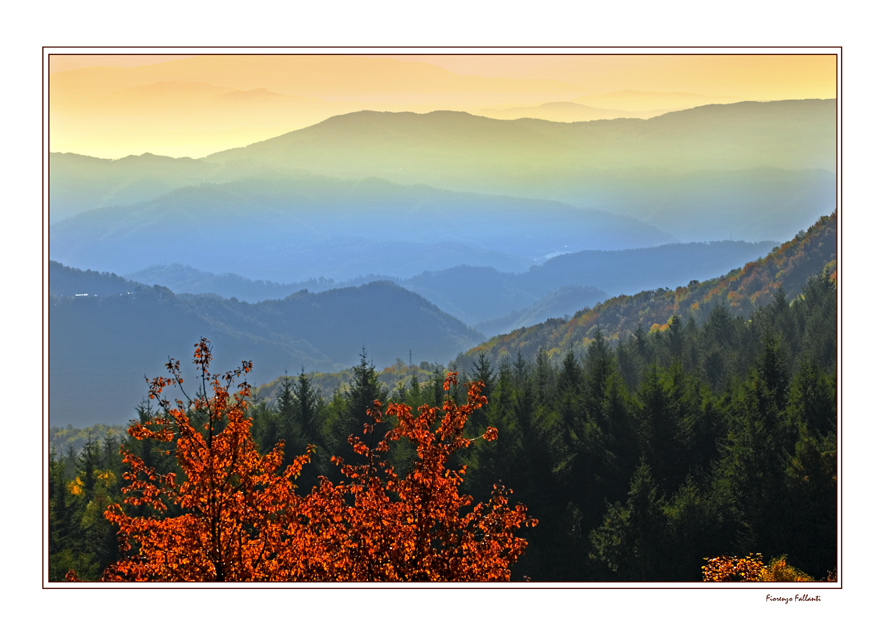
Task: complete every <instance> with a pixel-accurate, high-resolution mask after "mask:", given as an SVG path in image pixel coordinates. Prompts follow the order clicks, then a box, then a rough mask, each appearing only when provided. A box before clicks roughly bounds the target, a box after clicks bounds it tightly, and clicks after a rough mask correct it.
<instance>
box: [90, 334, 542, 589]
mask: <svg viewBox="0 0 886 636" xmlns="http://www.w3.org/2000/svg"><path fill="white" fill-rule="evenodd" d="M211 359H212V356H211V351H210V347H209V343H208V341H206V340H205V339H204V340H201V342H199V343H198V344H197V345H196V346H195V353H194V363H195V364H196V365H197V367H198V369H199V371H200V378H201V381H202V388H201V392H200V393H199V394H198V395H197V397H196V398H195V399H190V398H187V396H185V398H186V399H185V400H176V401H175V403H174V405H173V404H171V403H170V402H169V401H168V400H166V399H165V398H164V397H163V396H162V393H163V391H164V389H166V388H167V387H170V386H178V387H181V386H182V384H183V381H182V378H181V373H180V368H179V364H178V362H172V361H171V362H170V363H169V364H168V365H167V369H168V370H169V371H170V372H171V373H172V377H171V378H162V377H161V378H155V379H154V380H153V381H151V383H150V387H151V388H150V396H151V398H153V399H156V400H158V401H159V404H160V407H161V408H160V413H159V415H158V416H157V417H156V418H154V419H153V420H151V421H150V422H148V423H145V424H141V423H138V422H133V423H132V425H131V426H130V429H129V433H130V435H131V436H133V437H134V438H136V439H154V440H158V441H160V442H167V443H174V445H175V456H176V459H177V462H178V468H179V473H178V474H177V473H168V474H158V473H157V471H156V470H155V469H153V468H152V467H151V466H148V465H147V464H146V463H145V462H144V461H143V460H142V459H141V458H139V457H138V456H136V455H134V454H132V453H129V452H125V451H124V461H125V462H126V463H127V464H128V465H129V470H128V471H127V473H126V474H125V475H124V479H125V480H126V482H127V485H126V486H125V487H124V488H123V492H124V493H125V494H126V495H127V498H126V500H125V502H124V503H125V504H126V505H128V506H129V507H130V509H136V510H140V511H141V512H140V513H139V514H131V513H127V512H126V511H125V510H124V508H123V507H122V506H119V505H115V506H111V507H109V508H108V510H107V511H106V513H105V516H106V517H107V518H108V519H109V520H110V521H111V522H112V523H115V524H117V525H118V526H119V528H120V529H119V532H118V537H119V539H120V547H121V554H123V555H124V556H123V558H121V559H120V560H119V561H118V562H117V563H115V564H113V565H111V566H110V567H109V568H108V570H107V571H106V572H105V576H104V578H105V579H106V580H118V581H120V580H135V581H506V580H509V578H510V564H511V563H513V562H514V561H515V560H516V559H517V557H518V556H519V555H520V554H521V553H522V552H523V550H524V549H525V547H526V541H525V540H524V539H521V538H519V537H517V536H516V534H515V532H516V530H517V529H518V528H520V527H526V526H531V525H534V524H535V523H536V522H535V520H533V519H531V518H529V517H528V514H527V511H526V508H525V507H524V506H522V505H520V504H516V505H513V506H511V505H510V503H509V501H508V496H509V495H510V492H509V491H507V490H505V489H504V488H502V487H497V488H496V489H495V491H494V492H493V493H492V497H491V499H490V500H489V501H488V502H484V503H481V504H477V505H473V502H472V501H471V499H470V497H467V496H464V495H461V494H460V493H459V486H460V485H461V484H462V482H463V476H464V472H465V467H464V466H460V467H457V468H456V467H449V466H448V463H449V460H450V459H451V457H452V454H453V453H454V452H455V451H456V450H458V449H461V448H466V447H468V446H469V445H470V444H471V443H472V442H474V441H476V440H471V439H467V438H465V437H464V426H465V422H466V421H467V418H468V416H469V415H470V414H471V413H472V412H473V411H475V410H476V409H478V408H480V407H481V406H482V405H483V404H485V402H486V398H485V397H483V396H482V395H481V394H480V392H481V390H482V386H481V385H480V384H479V383H475V384H473V385H471V386H469V387H468V398H467V401H466V403H465V404H464V405H461V406H459V405H457V404H456V403H455V401H454V399H452V398H448V399H447V400H446V402H445V404H444V405H443V406H442V407H441V408H432V407H428V406H423V407H421V409H419V413H418V415H417V416H414V415H413V414H412V412H411V410H410V408H409V407H407V406H405V405H401V404H391V405H389V406H388V407H387V409H386V410H385V411H384V413H385V415H387V416H393V417H394V418H396V424H395V425H394V426H393V427H392V428H391V430H389V431H388V432H387V433H386V434H385V435H384V438H383V439H382V440H381V441H380V442H379V443H378V444H376V445H375V447H373V448H370V447H369V446H368V445H367V444H366V443H364V442H363V441H362V440H361V439H360V438H359V437H358V436H356V435H352V436H351V437H350V439H349V440H348V441H349V442H350V444H351V446H352V448H353V449H354V451H355V453H356V454H357V455H358V456H359V457H361V458H362V459H363V460H364V461H363V463H361V464H359V465H347V464H345V463H344V462H343V461H342V460H341V459H340V458H334V459H333V461H335V462H336V463H337V464H338V466H339V468H340V470H341V473H342V475H343V479H342V480H341V481H340V482H339V483H338V484H333V483H332V482H331V481H330V480H328V479H326V478H322V477H321V478H320V484H319V486H317V487H315V488H314V489H313V490H312V491H311V492H310V493H306V494H300V493H298V492H297V490H296V486H295V481H296V478H297V477H298V474H299V473H300V471H301V469H302V467H303V466H304V465H305V463H307V462H308V461H309V454H305V455H301V456H299V457H296V458H295V460H294V461H293V463H292V464H291V465H289V466H287V467H285V468H283V467H282V466H281V464H282V457H283V444H282V442H281V443H280V444H278V445H277V446H276V447H275V448H274V449H273V450H272V451H271V452H269V453H268V454H266V455H262V454H261V453H259V452H258V450H257V449H256V446H255V444H254V442H253V440H252V437H251V433H250V428H251V424H252V422H251V420H250V418H249V416H248V410H249V404H248V397H249V395H250V388H249V385H248V383H247V382H245V381H244V382H243V383H241V384H240V385H239V386H238V387H237V391H236V392H232V384H233V382H234V379H235V378H237V377H239V376H240V375H243V374H246V373H248V372H249V370H250V365H249V363H245V362H244V364H243V366H242V367H241V368H239V369H237V370H235V371H233V372H230V373H226V374H223V375H213V374H211V373H210V371H209V363H210V361H211ZM456 380H457V376H456V374H450V376H449V377H448V378H447V388H448V386H449V385H451V384H452V383H454V382H456ZM369 413H370V414H371V415H372V416H373V421H374V422H375V423H374V424H371V425H367V426H366V429H365V430H364V434H366V433H369V434H372V433H374V429H375V428H376V427H379V426H381V425H382V422H383V414H382V405H381V404H379V403H376V404H375V407H374V408H373V409H370V411H369ZM198 429H199V430H198ZM495 436H496V432H495V429H489V430H487V431H486V433H485V434H484V435H483V438H485V439H487V440H492V439H494V438H495ZM399 439H403V440H408V441H409V442H410V443H411V444H412V445H413V446H414V449H415V456H416V458H415V460H414V461H413V463H412V466H411V469H410V470H409V471H408V472H407V473H406V474H405V475H403V476H400V475H398V474H397V473H396V471H395V470H394V468H393V467H392V465H391V464H390V463H388V462H387V461H386V460H385V456H386V454H387V452H388V450H389V444H390V443H392V442H395V441H396V440H399ZM309 451H310V448H309Z"/></svg>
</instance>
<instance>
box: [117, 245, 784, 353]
mask: <svg viewBox="0 0 886 636" xmlns="http://www.w3.org/2000/svg"><path fill="white" fill-rule="evenodd" d="M775 245H777V244H776V243H772V242H762V243H746V242H740V241H732V242H730V241H722V242H713V243H707V244H705V243H684V244H668V245H661V246H657V247H649V248H642V249H633V250H621V251H617V250H616V251H613V250H605V251H602V250H601V251H582V252H575V253H572V254H564V255H560V256H555V257H553V258H551V259H549V260H547V261H545V262H544V263H542V264H540V265H535V266H532V267H531V268H529V269H528V270H527V271H525V272H520V273H508V272H500V271H497V270H495V269H494V268H492V267H471V266H466V265H461V266H457V267H449V268H446V269H443V270H438V271H429V272H422V273H421V274H418V275H416V276H412V277H408V278H399V277H386V276H365V277H360V278H357V279H353V280H338V281H335V280H332V279H329V278H316V279H312V280H302V281H297V282H292V283H287V284H280V283H273V282H270V281H250V280H246V279H244V278H242V277H240V276H235V275H233V274H227V275H223V276H215V275H212V274H207V273H205V272H200V271H198V270H196V269H194V268H191V267H187V266H182V265H176V266H168V267H154V268H150V269H147V270H143V271H142V272H134V273H132V274H129V275H128V277H129V278H132V279H135V280H139V281H141V282H143V283H146V284H152V285H153V284H159V285H163V286H166V287H169V288H170V289H172V290H173V291H175V292H178V293H206V292H212V293H217V294H219V295H221V296H224V297H226V298H228V297H231V296H235V297H237V298H239V299H240V300H245V301H247V302H257V301H261V300H265V299H269V298H283V297H285V296H288V295H289V294H291V293H294V292H296V291H300V290H301V289H306V290H309V291H314V292H317V291H325V290H328V289H333V288H339V287H351V286H355V285H361V284H365V283H367V282H371V281H372V280H391V281H392V282H395V283H396V284H398V285H400V286H401V287H403V288H405V289H409V290H410V291H414V292H416V293H418V294H420V295H421V296H422V297H424V298H427V299H429V300H430V301H431V302H433V303H434V304H435V305H436V306H437V307H439V308H440V309H442V310H443V311H445V312H447V313H449V314H451V315H452V316H455V317H456V318H458V319H459V320H462V321H463V322H465V323H466V324H468V325H471V326H473V327H475V328H477V329H478V330H480V331H481V332H483V333H485V334H487V335H493V334H495V333H504V332H506V331H510V330H511V329H513V328H516V327H517V326H527V325H529V324H532V323H533V322H543V321H544V320H546V319H547V318H550V317H562V316H563V315H564V314H569V315H570V316H571V315H572V314H574V313H575V312H576V311H578V310H580V309H583V308H585V307H589V306H593V305H595V304H596V303H597V302H600V301H602V300H605V299H606V298H608V297H610V296H618V295H622V294H631V293H635V292H638V291H642V290H643V289H649V288H656V287H664V286H677V285H679V284H681V283H685V282H686V281H688V280H691V279H706V278H710V277H712V276H716V275H718V274H719V273H720V272H723V271H728V270H730V269H733V268H735V267H740V266H742V265H743V264H745V263H747V262H748V261H750V260H753V259H755V258H759V257H760V256H763V255H765V254H766V253H767V252H769V250H770V249H772V247H774V246H775ZM576 289H581V290H583V291H582V292H581V293H576V291H575V290H576ZM554 295H555V296H557V300H554V298H552V296H554ZM539 312H541V313H539ZM521 316H522V317H521ZM517 323H519V324H517Z"/></svg>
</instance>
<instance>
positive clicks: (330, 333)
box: [49, 264, 482, 426]
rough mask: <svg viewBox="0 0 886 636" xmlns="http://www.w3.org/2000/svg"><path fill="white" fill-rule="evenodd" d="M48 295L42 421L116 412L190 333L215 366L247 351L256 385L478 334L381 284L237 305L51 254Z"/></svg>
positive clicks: (451, 347)
mask: <svg viewBox="0 0 886 636" xmlns="http://www.w3.org/2000/svg"><path fill="white" fill-rule="evenodd" d="M78 277H79V278H80V279H81V280H80V281H79V282H78V281H77V278H78ZM53 281H61V285H62V286H63V287H65V288H66V290H73V289H88V288H90V287H92V288H94V287H95V286H96V285H104V289H105V291H106V292H109V293H107V294H106V295H104V296H97V295H86V296H77V295H75V296H70V295H65V294H61V293H60V292H59V290H57V289H54V288H53V284H54V283H53ZM50 293H51V298H52V300H51V305H50V309H49V356H50V366H49V381H50V385H51V387H50V389H51V390H50V420H51V422H52V424H53V426H65V425H67V424H68V423H71V424H74V425H75V426H82V425H88V424H95V423H122V422H125V421H127V420H128V419H129V418H131V417H132V415H133V413H134V408H135V407H136V406H137V405H138V403H139V402H140V401H141V399H142V398H143V397H144V396H145V395H146V391H145V384H144V378H145V376H151V377H153V375H156V374H157V373H160V372H161V371H162V370H163V365H164V364H165V363H166V361H167V357H168V356H172V357H175V358H186V357H187V356H188V355H189V354H190V352H191V350H192V348H193V344H194V343H195V342H197V341H198V340H199V339H200V338H202V337H208V338H210V340H211V341H212V343H213V351H214V355H215V357H216V360H217V362H218V365H219V368H234V367H235V366H238V365H239V363H240V361H241V360H252V361H253V363H254V365H255V367H254V374H253V378H252V382H254V383H256V384H261V383H262V382H266V381H268V380H270V379H273V378H275V377H277V376H278V375H280V374H281V373H283V372H284V371H285V370H287V369H290V370H293V369H298V368H300V367H301V366H304V367H305V368H308V369H311V370H314V371H336V370H340V369H343V368H346V367H348V366H351V365H353V364H355V363H356V361H357V359H358V357H359V354H360V352H361V350H362V349H363V347H365V348H366V351H367V352H368V353H369V355H370V356H372V357H374V358H377V359H381V360H393V359H394V358H397V357H400V358H404V357H408V356H409V352H410V351H412V352H413V355H414V357H415V359H417V360H428V361H437V360H439V361H448V360H450V359H451V358H452V356H454V355H455V354H456V353H458V352H459V351H461V350H464V349H466V348H468V347H470V346H472V345H473V344H476V343H477V342H480V341H481V340H482V336H481V335H480V334H479V333H478V332H476V331H474V330H472V329H470V328H468V327H467V326H466V325H464V324H463V323H461V322H460V321H458V320H456V319H455V318H453V317H452V316H449V315H447V314H445V313H443V312H442V311H440V310H439V309H438V308H437V307H435V306H434V305H432V304H431V303H429V302H428V301H427V300H425V299H423V298H421V297H420V296H418V295H417V294H415V293H413V292H410V291H407V290H405V289H402V288H400V287H398V286H396V285H394V284H393V283H389V282H377V283H371V284H367V285H363V286H361V287H352V288H346V289H337V290H332V291H328V292H323V293H318V294H313V293H310V292H301V293H296V294H292V295H291V296H289V297H287V298H285V299H283V300H274V301H265V302H262V303H256V304H248V303H244V302H240V301H237V300H233V299H224V298H221V297H219V296H214V295H176V294H173V293H172V292H171V291H169V290H168V289H166V288H164V287H160V286H154V287H149V286H147V285H140V284H137V283H132V282H131V281H129V282H128V284H127V282H126V281H125V280H124V279H121V278H120V277H114V276H112V275H108V274H98V273H97V272H79V271H77V270H74V269H72V268H66V267H64V266H61V265H58V264H53V265H52V269H51V271H50ZM99 394H100V395H101V399H97V396H98V395H99Z"/></svg>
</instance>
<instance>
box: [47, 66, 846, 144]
mask: <svg viewBox="0 0 886 636" xmlns="http://www.w3.org/2000/svg"><path fill="white" fill-rule="evenodd" d="M836 60H837V58H836V56H835V55H822V54H779V55H773V54H766V55H764V54H673V53H663V54H654V55H649V54H587V55H563V54H546V55H535V54H509V55H500V54H487V55H463V54H448V55H376V54H373V55H366V54H361V55H321V54H308V55H305V54H301V55H269V54H263V53H262V54H245V55H244V54H240V55H223V54H211V55H205V54H204V55H196V56H187V55H165V54H164V55H141V54H132V55H104V54H98V55H82V54H73V53H67V52H64V53H55V52H50V55H49V70H50V73H51V74H50V79H49V88H50V90H49V95H50V102H49V103H50V135H49V139H50V149H51V150H52V151H56V152H75V153H80V154H87V155H93V156H98V157H108V158H117V157H122V156H126V155H129V154H142V153H144V152H151V153H154V154H164V155H170V156H190V157H201V156H205V155H207V154H210V153H212V152H217V151H220V150H224V149H227V148H230V147H236V146H242V145H246V144H249V143H253V142H255V141H261V140H263V139H267V138H270V137H273V136H277V135H280V134H284V133H286V132H289V131H291V130H296V129H299V128H303V127H306V126H310V125H313V124H316V123H318V122H320V121H322V120H324V119H327V118H328V117H331V116H334V115H339V114H344V113H348V112H353V111H356V110H365V109H370V110H408V111H413V112H429V111H432V110H439V109H450V110H464V111H467V112H471V113H473V114H479V115H484V116H492V117H502V118H515V117H518V116H519V117H527V116H529V117H542V118H550V119H555V120H559V121H576V120H581V119H599V118H612V117H626V116H627V117H644V118H645V117H650V116H655V115H658V114H661V113H662V112H665V111H668V110H675V109H681V108H691V107H694V106H697V105H701V104H703V103H716V102H732V101H742V100H763V101H767V100H776V99H805V98H832V97H835V95H836V78H837V69H836ZM624 91H630V92H624ZM686 94H689V95H686ZM542 105H546V106H545V107H544V110H541V109H540V107H541V106H542Z"/></svg>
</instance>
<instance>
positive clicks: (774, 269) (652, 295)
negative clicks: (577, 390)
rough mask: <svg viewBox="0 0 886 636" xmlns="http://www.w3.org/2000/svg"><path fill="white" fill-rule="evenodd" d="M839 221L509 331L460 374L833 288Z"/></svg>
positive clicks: (470, 355) (463, 363)
mask: <svg viewBox="0 0 886 636" xmlns="http://www.w3.org/2000/svg"><path fill="white" fill-rule="evenodd" d="M836 267H837V215H836V212H834V213H832V214H831V215H830V216H823V217H821V218H820V219H819V220H818V222H816V223H815V224H814V225H813V226H811V227H810V228H809V229H808V230H804V231H800V232H799V233H797V235H796V236H795V237H794V238H793V239H792V240H790V241H788V242H786V243H783V244H782V245H780V246H778V247H775V248H773V249H772V251H771V252H770V253H769V254H768V255H766V256H765V257H763V258H760V259H757V260H754V261H751V262H749V263H747V264H746V265H745V266H744V267H741V268H736V269H734V270H732V271H731V272H729V273H728V274H725V275H722V276H719V277H717V278H712V279H709V280H706V281H701V282H700V281H695V280H693V281H687V283H688V284H686V285H683V286H679V287H677V288H676V289H674V290H671V289H664V288H659V289H655V290H652V289H650V290H646V291H643V292H640V293H637V294H634V295H631V296H627V295H623V296H618V297H615V298H610V299H609V300H606V301H605V302H603V303H600V304H598V305H596V306H595V307H593V308H589V309H586V310H584V311H582V312H579V313H577V314H576V315H575V316H574V317H572V318H571V319H569V320H564V319H559V320H558V319H550V320H548V321H546V322H545V323H543V324H536V325H533V326H530V327H526V328H521V329H517V330H514V331H512V332H510V333H507V334H504V335H501V336H497V337H495V338H491V339H490V340H487V341H486V342H484V343H483V344H481V345H479V346H477V347H475V348H474V349H471V350H470V351H467V352H465V353H464V354H462V355H460V356H458V358H457V359H456V364H457V366H458V367H459V368H468V367H470V365H471V364H472V363H473V362H474V361H476V359H477V356H479V354H480V353H484V354H485V355H486V357H487V358H488V359H489V361H490V362H496V361H497V360H499V359H500V358H502V357H503V356H508V357H510V358H511V359H514V358H515V357H516V355H517V352H518V351H519V352H521V353H522V354H523V356H524V357H533V356H535V355H536V353H537V352H538V351H539V350H541V351H544V352H547V353H548V354H549V355H551V356H552V357H553V358H554V359H559V358H561V357H562V356H563V355H564V354H565V353H566V352H567V351H569V350H575V351H580V350H582V349H584V348H585V347H587V346H588V344H589V343H590V342H591V340H592V339H593V337H594V333H595V332H596V330H597V329H598V328H599V329H600V330H601V331H602V333H603V335H604V337H606V338H607V339H609V340H617V339H619V338H627V337H631V335H632V334H633V333H635V332H636V330H638V329H639V330H640V331H641V332H643V333H647V332H649V331H650V330H651V331H661V330H666V329H667V328H668V321H669V320H670V319H671V317H672V316H674V315H680V316H682V317H683V320H684V323H685V321H687V320H688V319H690V318H697V319H698V320H699V321H700V320H702V319H703V318H704V317H705V316H707V314H708V313H710V311H711V310H712V309H713V308H714V307H715V306H717V305H721V306H723V307H725V308H726V309H727V310H729V311H730V312H731V313H733V314H737V315H740V316H744V317H745V318H747V317H749V316H750V314H751V313H752V311H753V310H754V308H755V307H758V306H763V305H765V304H767V303H768V302H770V301H771V300H772V299H773V298H776V296H777V294H778V290H779V289H780V290H781V291H783V293H784V297H785V299H786V300H787V301H790V300H792V299H793V298H794V297H796V296H797V294H799V293H800V291H801V289H802V287H803V285H804V284H806V282H807V280H808V279H809V277H811V276H814V275H826V276H829V277H830V278H831V280H833V281H834V282H836Z"/></svg>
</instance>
